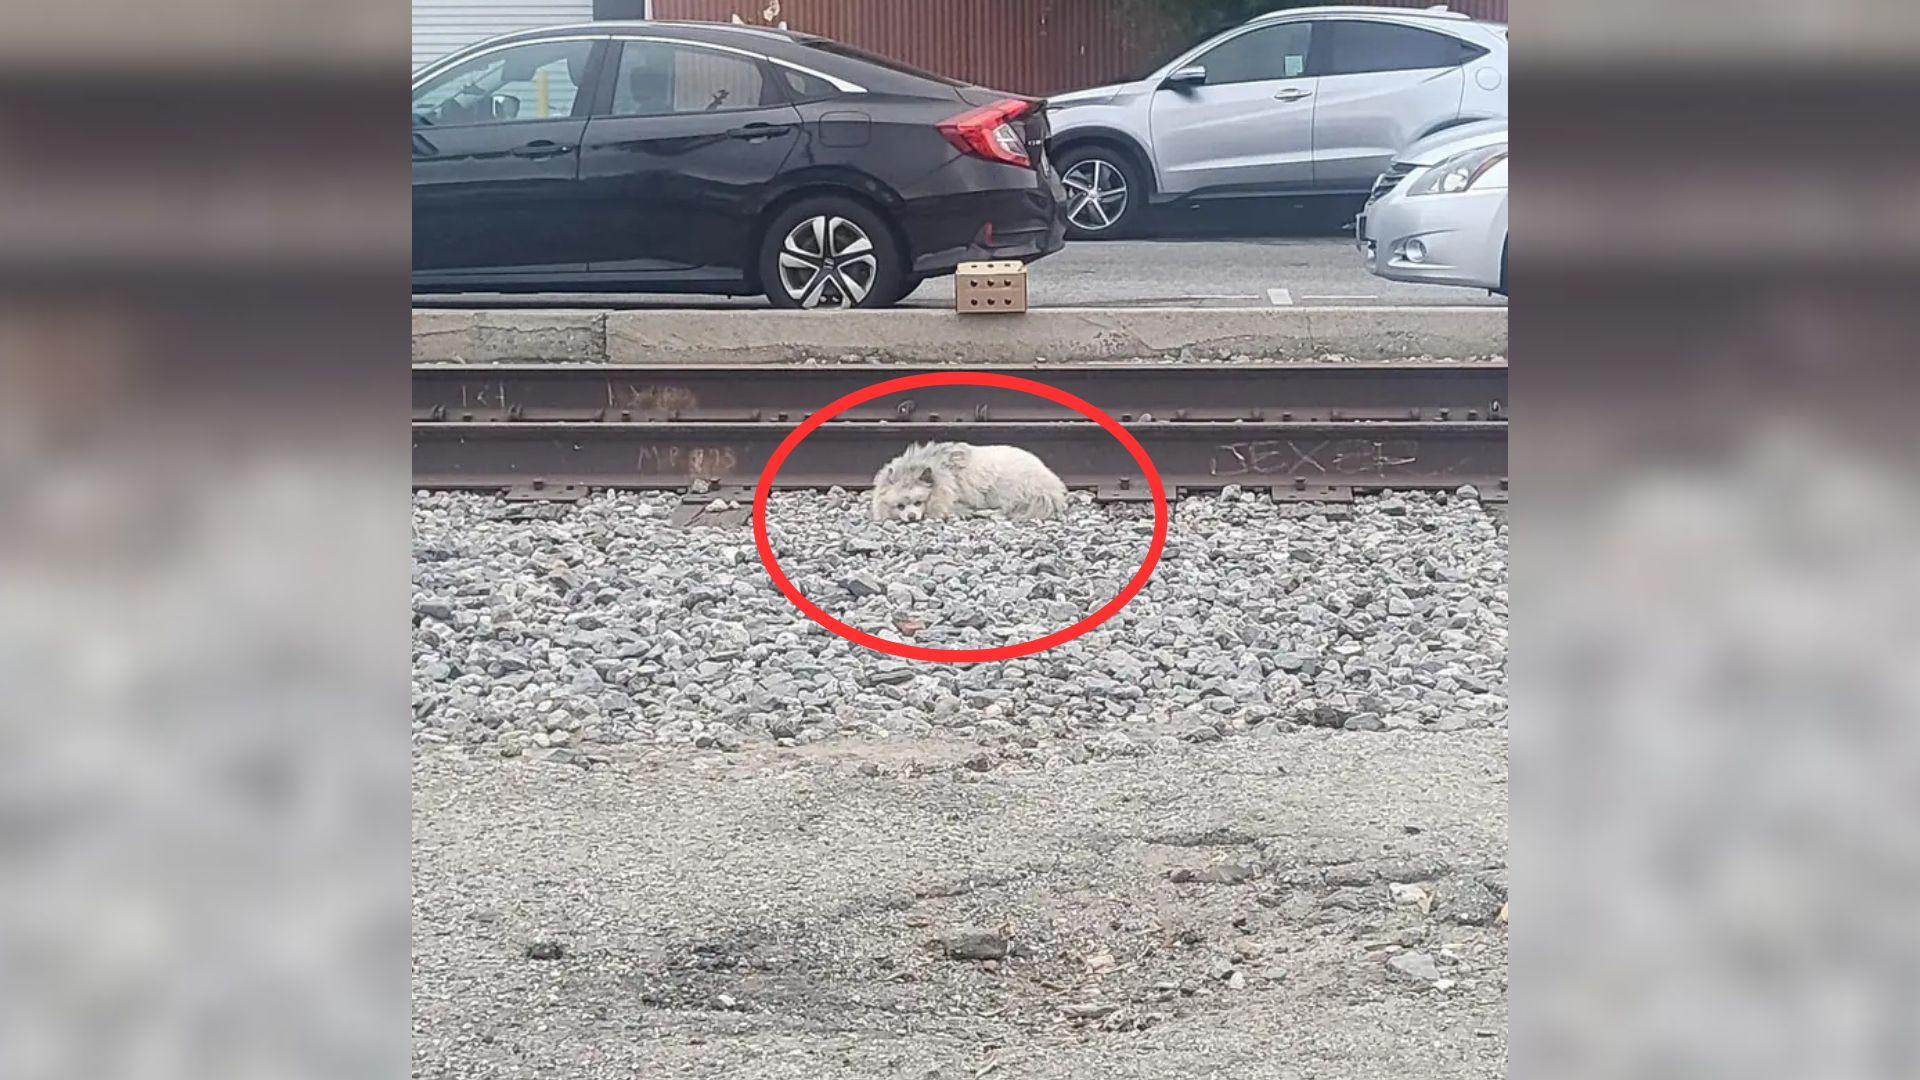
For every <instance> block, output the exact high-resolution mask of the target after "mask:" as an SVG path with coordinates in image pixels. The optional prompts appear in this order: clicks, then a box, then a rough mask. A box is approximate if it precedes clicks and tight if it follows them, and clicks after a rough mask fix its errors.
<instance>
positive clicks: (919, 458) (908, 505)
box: [873, 442, 1067, 521]
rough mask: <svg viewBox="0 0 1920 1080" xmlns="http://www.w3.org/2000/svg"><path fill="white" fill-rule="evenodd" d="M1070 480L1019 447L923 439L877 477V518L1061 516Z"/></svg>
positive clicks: (875, 498) (891, 462) (885, 519)
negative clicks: (1065, 480) (996, 514)
mask: <svg viewBox="0 0 1920 1080" xmlns="http://www.w3.org/2000/svg"><path fill="white" fill-rule="evenodd" d="M1066 508H1067V485H1065V484H1063V483H1061V482H1060V478H1059V477H1058V476H1055V475H1054V474H1053V470H1052V469H1049V468H1047V465H1046V462H1044V461H1041V460H1040V459H1039V458H1037V457H1035V456H1034V455H1033V454H1031V453H1029V452H1028V451H1026V450H1022V449H1020V448H1019V447H1017V446H971V445H968V444H967V443H951V442H949V443H924V444H917V445H914V446H909V447H907V449H906V451H905V452H904V453H902V454H901V455H900V456H899V457H897V458H894V459H893V460H892V461H889V462H887V464H886V465H885V466H884V467H882V468H881V470H880V471H879V472H878V473H875V474H874V477H873V520H875V521H938V520H940V519H941V518H946V517H952V516H954V515H955V514H979V513H993V512H996V511H997V512H999V513H1003V514H1005V515H1007V516H1008V517H1012V518H1021V519H1025V520H1029V521H1031V520H1037V519H1040V518H1050V517H1058V516H1060V514H1061V513H1062V512H1064V511H1065V510H1066Z"/></svg>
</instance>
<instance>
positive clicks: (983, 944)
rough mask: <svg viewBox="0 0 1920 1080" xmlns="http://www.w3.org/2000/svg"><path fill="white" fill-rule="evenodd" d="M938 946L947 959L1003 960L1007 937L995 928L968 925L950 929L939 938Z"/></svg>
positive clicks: (1005, 952)
mask: <svg viewBox="0 0 1920 1080" xmlns="http://www.w3.org/2000/svg"><path fill="white" fill-rule="evenodd" d="M940 948H941V951H942V952H943V953H945V954H946V957H947V959H949V960H971V961H980V960H1004V959H1006V958H1007V938H1006V935H1004V934H1001V933H1000V932H999V931H997V930H984V929H981V928H979V927H974V926H968V927H960V928H958V929H955V930H951V931H949V932H947V933H946V934H944V935H942V936H941V938H940Z"/></svg>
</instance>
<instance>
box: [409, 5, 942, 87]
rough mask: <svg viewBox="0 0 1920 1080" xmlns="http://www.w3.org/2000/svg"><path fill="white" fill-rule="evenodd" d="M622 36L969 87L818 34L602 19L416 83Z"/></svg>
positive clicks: (867, 82) (526, 36) (886, 83)
mask: <svg viewBox="0 0 1920 1080" xmlns="http://www.w3.org/2000/svg"><path fill="white" fill-rule="evenodd" d="M622 35H645V36H648V37H658V38H669V39H673V40H677V41H689V42H694V43H706V44H710V45H731V46H733V47H735V48H751V49H753V50H755V51H757V52H760V53H762V54H764V55H767V56H771V57H773V58H775V59H776V60H781V61H784V62H786V63H790V64H795V65H796V66H801V67H803V68H804V69H805V70H813V71H821V72H827V71H828V69H829V68H832V69H835V70H840V71H843V72H844V73H846V74H849V75H851V76H852V78H854V79H855V80H857V81H858V83H859V85H861V86H863V87H864V88H865V89H867V90H869V91H872V92H877V93H900V94H908V95H921V94H925V93H927V92H928V89H929V87H931V86H940V87H942V88H943V89H942V91H941V92H942V93H943V94H944V93H945V88H948V87H953V86H964V85H965V84H964V83H961V82H956V81H954V80H951V79H948V78H946V77H944V76H941V75H938V74H934V73H930V72H918V71H916V70H914V69H912V68H910V67H906V66H903V65H899V64H894V63H891V62H889V61H886V60H885V59H884V58H881V57H870V56H861V55H858V50H853V51H851V52H850V51H849V50H848V49H847V47H845V46H841V45H840V44H839V43H838V42H835V41H833V40H832V39H831V38H823V37H820V36H819V35H817V34H802V33H798V32H796V31H792V30H781V29H777V28H775V27H770V26H748V25H745V24H742V23H712V22H680V21H671V20H660V19H601V20H595V21H594V22H586V23H562V24H558V25H554V26H536V27H530V28H527V29H524V30H515V31H512V32H510V33H505V34H498V35H495V36H494V37H490V38H487V39H485V40H482V41H476V42H473V43H471V44H469V45H465V46H462V47H461V48H459V49H456V50H454V51H453V52H451V53H448V54H447V55H446V56H443V57H439V58H438V59H435V60H433V61H431V62H430V63H428V64H427V65H426V66H425V67H422V68H419V69H417V70H416V71H415V72H414V75H413V77H414V81H415V82H416V84H417V83H418V82H419V80H420V79H422V78H423V77H425V76H426V75H427V74H428V73H429V72H430V71H432V70H433V69H435V68H438V67H440V66H442V65H443V64H445V63H446V62H447V61H449V60H452V59H453V58H455V57H457V56H460V55H462V54H465V53H468V52H471V51H473V50H475V49H479V48H489V47H497V46H501V45H512V44H518V43H521V42H527V43H533V42H539V41H543V40H547V39H549V38H565V37H594V36H615V37H618V36H622ZM822 46H825V48H822Z"/></svg>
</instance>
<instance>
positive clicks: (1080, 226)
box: [1054, 143, 1147, 240]
mask: <svg viewBox="0 0 1920 1080" xmlns="http://www.w3.org/2000/svg"><path fill="white" fill-rule="evenodd" d="M1054 167H1055V168H1057V169H1059V170H1060V181H1061V183H1063V184H1065V185H1066V188H1067V239H1069V240H1110V239H1117V238H1120V237H1127V236H1133V235H1136V234H1137V233H1138V232H1139V228H1140V223H1141V221H1142V220H1143V219H1145V217H1146V215H1147V184H1146V181H1145V179H1144V178H1142V176H1141V175H1140V166H1138V165H1136V164H1134V161H1133V157H1132V156H1131V155H1129V154H1127V153H1125V152H1124V151H1121V150H1119V149H1117V148H1115V147H1113V146H1110V145H1108V144H1106V143H1082V144H1080V145H1079V146H1074V147H1069V148H1068V149H1067V152H1066V153H1064V154H1061V155H1060V160H1059V161H1058V162H1056V163H1055V166H1054Z"/></svg>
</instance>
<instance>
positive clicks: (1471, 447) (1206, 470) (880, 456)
mask: <svg viewBox="0 0 1920 1080" xmlns="http://www.w3.org/2000/svg"><path fill="white" fill-rule="evenodd" d="M1187 370H1189V371H1190V370H1192V369H1187ZM1126 427H1127V430H1128V431H1130V432H1131V433H1132V434H1133V435H1134V436H1135V437H1136V438H1138V439H1139V441H1140V443H1141V444H1142V446H1143V447H1144V448H1145V449H1146V451H1147V452H1148V454H1149V456H1150V457H1151V458H1152V459H1153V462H1154V465H1155V467H1156V468H1157V469H1158V470H1159V472H1160V474H1161V476H1162V477H1163V479H1164V480H1165V482H1166V484H1167V486H1168V488H1169V493H1170V494H1177V493H1178V492H1180V491H1182V490H1191V491H1199V490H1217V489H1220V488H1222V487H1225V486H1227V485H1229V484H1237V485H1241V486H1243V487H1249V488H1265V489H1271V490H1272V491H1273V492H1274V493H1275V494H1276V495H1282V494H1287V493H1291V494H1292V495H1293V496H1295V497H1300V498H1328V497H1331V498H1338V497H1341V496H1342V495H1345V494H1350V493H1351V492H1352V491H1354V490H1370V489H1379V488H1453V487H1457V486H1459V485H1461V484H1473V485H1476V486H1478V487H1479V488H1480V489H1481V491H1482V493H1483V494H1486V495H1488V496H1490V497H1494V498H1498V497H1500V496H1501V495H1502V494H1503V493H1504V491H1505V487H1506V477H1507V425H1506V424H1505V423H1504V422H1486V421H1465V420H1453V421H1444V422H1411V421H1374V420H1356V421H1294V422H1284V421H1245V422H1231V421H1191V422H1172V421H1153V422H1136V423H1131V424H1128V425H1126ZM790 430H791V425H787V424H777V423H768V422H758V423H756V422H739V421H731V422H728V421H723V422H700V423H685V422H671V421H660V422H648V423H622V422H597V423H556V422H540V421H523V422H519V423H501V422H460V421H440V422H426V423H416V424H414V425H413V482H414V485H415V486H416V487H420V488H431V489H478V490H486V489H491V490H513V489H519V490H522V491H526V490H529V489H534V490H537V489H549V490H551V489H558V488H565V487H568V486H573V487H576V488H582V489H584V488H629V489H685V488H688V487H689V486H701V485H696V484H695V482H696V481H704V482H706V483H707V484H712V485H717V486H723V487H731V488H742V487H746V488H750V487H752V486H753V485H755V484H756V483H757V482H758V480H759V476H760V473H761V471H762V469H763V468H764V467H765V465H766V463H767V461H768V459H769V457H770V456H771V454H772V453H773V451H774V449H775V448H776V447H777V446H778V445H779V444H780V442H781V441H782V440H783V439H785V438H786V436H787V434H788V433H789V431H790ZM942 439H954V440H964V441H967V442H973V443H1011V444H1015V445H1019V446H1024V447H1026V448H1027V449H1029V450H1032V451H1033V452H1035V453H1036V454H1039V455H1040V456H1041V457H1042V458H1043V459H1045V460H1046V462H1047V464H1048V465H1049V466H1051V467H1052V468H1053V469H1054V471H1055V472H1057V473H1058V474H1059V475H1060V477H1061V478H1062V479H1063V480H1065V481H1066V482H1067V483H1068V485H1070V486H1073V487H1077V488H1094V489H1096V490H1098V491H1100V492H1101V493H1103V494H1104V495H1107V496H1109V497H1120V498H1129V497H1133V498H1143V497H1145V494H1146V491H1145V484H1144V480H1143V477H1142V473H1141V470H1140V467H1139V465H1138V463H1137V462H1135V461H1134V460H1133V458H1132V456H1131V455H1130V454H1129V453H1128V452H1127V450H1126V449H1125V448H1124V447H1122V446H1121V445H1120V443H1119V442H1118V441H1117V440H1115V439H1114V438H1113V437H1112V436H1110V435H1108V434H1107V433H1106V432H1105V431H1104V430H1102V429H1101V428H1100V427H1099V426H1097V425H1095V424H1092V423H1087V422H1081V423H1061V422H1058V421H1040V422H1027V423H1010V422H1002V421H997V420H996V421H982V422H972V423H918V422H915V423H893V422H876V421H840V420H835V421H833V422H830V423H828V424H825V425H823V426H822V427H821V428H820V429H819V430H818V431H816V432H815V433H814V434H812V435H810V436H809V437H808V438H807V439H805V440H804V441H803V442H801V443H800V445H799V446H798V447H797V448H796V449H795V450H794V452H793V454H792V455H791V456H790V457H789V458H788V459H787V461H786V462H785V464H784V466H783V467H782V469H781V471H780V474H779V476H778V477H777V479H776V485H777V486H778V487H781V488H825V487H830V486H835V485H838V486H844V487H864V486H867V485H868V484H870V483H871V481H872V477H873V474H874V471H875V470H877V469H878V468H879V467H880V466H881V465H882V464H884V463H885V462H886V461H887V460H888V459H889V458H891V457H892V456H893V455H894V454H897V453H898V452H899V451H900V450H901V449H902V448H904V447H905V446H906V445H907V444H908V443H910V442H918V441H926V440H942Z"/></svg>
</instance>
